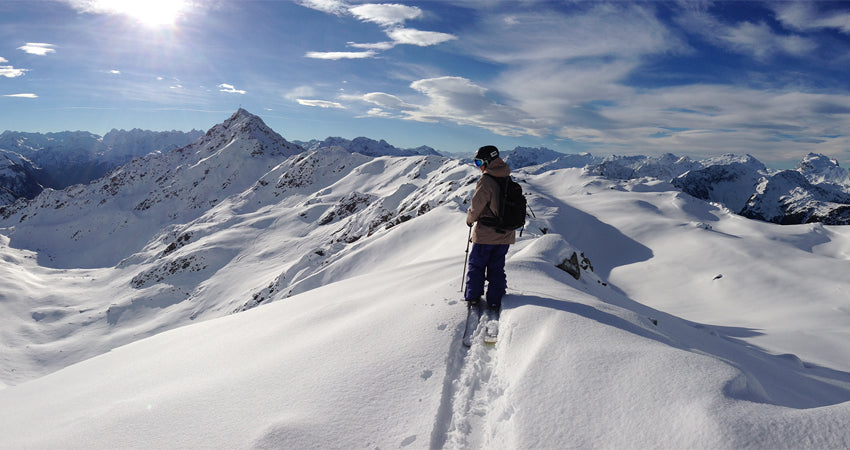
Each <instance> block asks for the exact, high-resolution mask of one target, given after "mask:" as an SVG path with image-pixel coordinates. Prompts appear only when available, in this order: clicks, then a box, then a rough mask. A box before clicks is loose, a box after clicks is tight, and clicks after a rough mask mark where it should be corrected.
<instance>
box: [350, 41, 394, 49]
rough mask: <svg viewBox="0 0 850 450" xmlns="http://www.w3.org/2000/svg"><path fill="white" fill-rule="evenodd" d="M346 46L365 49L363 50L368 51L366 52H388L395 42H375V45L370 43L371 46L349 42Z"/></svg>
mask: <svg viewBox="0 0 850 450" xmlns="http://www.w3.org/2000/svg"><path fill="white" fill-rule="evenodd" d="M346 45H348V46H349V47H354V48H365V49H368V50H389V49H391V48H393V47H395V46H396V43H395V42H375V43H371V44H358V43H356V42H349V43H348V44H346Z"/></svg>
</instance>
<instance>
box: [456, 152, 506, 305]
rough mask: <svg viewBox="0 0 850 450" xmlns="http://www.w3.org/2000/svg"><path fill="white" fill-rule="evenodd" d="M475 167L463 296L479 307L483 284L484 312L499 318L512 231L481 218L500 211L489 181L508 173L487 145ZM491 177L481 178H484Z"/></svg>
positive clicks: (495, 183)
mask: <svg viewBox="0 0 850 450" xmlns="http://www.w3.org/2000/svg"><path fill="white" fill-rule="evenodd" d="M474 161H475V165H476V166H477V167H478V168H480V169H481V173H482V176H481V179H479V180H478V184H477V185H476V186H475V193H474V194H473V195H472V205H471V206H470V207H469V212H467V214H466V225H467V226H470V227H471V226H473V224H475V229H474V230H473V232H472V252H471V254H470V255H469V270H468V271H467V272H466V292H464V298H465V300H466V301H467V303H468V305H469V306H470V307H472V306H476V305H477V304H478V303H480V301H481V298H482V296H483V295H484V281H485V280H486V281H487V282H488V285H487V295H486V301H487V308H488V309H490V310H492V311H494V312H495V313H496V315H497V317H498V314H499V312H500V311H501V309H502V297H503V296H504V295H505V289H507V277H506V275H505V255H507V253H508V248H509V246H510V245H511V244H514V243H516V232H515V231H514V230H510V231H504V230H498V229H496V228H495V227H490V226H487V225H484V224H482V223H481V222H480V221H479V220H480V219H482V218H488V217H489V218H495V217H497V215H498V214H497V213H496V212H495V211H499V199H500V196H499V193H500V187H499V183H498V181H496V179H494V178H492V177H500V178H502V177H507V176H509V175H510V174H511V169H510V167H508V165H507V164H506V163H505V161H503V160H502V158H499V149H497V148H496V147H494V146H492V145H486V146H484V147H481V148H479V149H478V151H477V152H476V153H475V160H474ZM485 174H486V175H491V176H484V175H485ZM476 222H477V223H476Z"/></svg>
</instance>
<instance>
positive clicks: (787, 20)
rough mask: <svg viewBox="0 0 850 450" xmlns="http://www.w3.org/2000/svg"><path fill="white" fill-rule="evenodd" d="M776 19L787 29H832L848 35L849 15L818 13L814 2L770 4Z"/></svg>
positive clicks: (845, 13)
mask: <svg viewBox="0 0 850 450" xmlns="http://www.w3.org/2000/svg"><path fill="white" fill-rule="evenodd" d="M769 6H771V7H773V8H774V10H775V12H776V18H777V19H778V20H779V21H780V22H782V24H783V25H785V26H786V27H788V28H791V29H794V30H799V31H810V30H818V29H823V28H833V29H836V30H838V31H840V32H842V33H845V34H850V13H848V12H846V11H831V12H823V13H821V12H819V11H817V10H816V9H815V6H816V3H815V2H782V3H772V4H770V5H769Z"/></svg>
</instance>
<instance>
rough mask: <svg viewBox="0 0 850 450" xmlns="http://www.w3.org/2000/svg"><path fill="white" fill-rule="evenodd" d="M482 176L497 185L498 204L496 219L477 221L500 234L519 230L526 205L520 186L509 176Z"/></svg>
mask: <svg viewBox="0 0 850 450" xmlns="http://www.w3.org/2000/svg"><path fill="white" fill-rule="evenodd" d="M484 175H486V176H488V177H490V178H492V179H494V180H496V183H498V184H499V189H500V190H501V191H500V200H501V201H500V202H499V211H493V212H494V213H498V217H482V218H480V219H479V220H478V221H479V223H481V224H482V225H486V226H488V227H493V228H495V229H496V230H497V231H499V232H501V233H507V232H508V231H511V230H519V229H520V228H523V227H525V216H526V208H527V207H528V204H527V202H526V200H525V195H523V194H522V186H520V185H519V183H517V182H516V181H514V180H513V179H512V178H511V177H510V176H507V177H494V176H493V175H490V174H488V173H485V174H484Z"/></svg>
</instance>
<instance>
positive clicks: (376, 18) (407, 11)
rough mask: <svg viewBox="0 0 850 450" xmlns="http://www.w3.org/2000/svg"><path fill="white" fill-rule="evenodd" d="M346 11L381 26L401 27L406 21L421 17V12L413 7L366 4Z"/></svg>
mask: <svg viewBox="0 0 850 450" xmlns="http://www.w3.org/2000/svg"><path fill="white" fill-rule="evenodd" d="M348 11H349V12H351V14H353V15H354V17H357V18H358V19H360V20H362V21H364V22H372V23H377V24H378V25H382V26H394V25H401V24H403V23H404V22H405V21H406V20H410V19H416V18H417V17H420V16H422V10H421V9H419V8H417V7H415V6H406V5H398V4H386V3H385V4H375V3H367V4H363V5H358V6H354V7H351V8H349V9H348Z"/></svg>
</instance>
